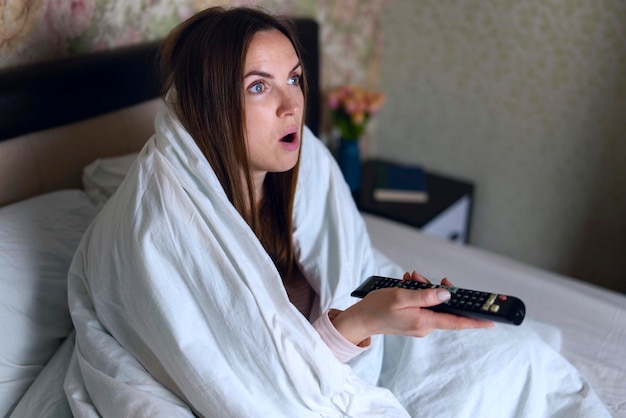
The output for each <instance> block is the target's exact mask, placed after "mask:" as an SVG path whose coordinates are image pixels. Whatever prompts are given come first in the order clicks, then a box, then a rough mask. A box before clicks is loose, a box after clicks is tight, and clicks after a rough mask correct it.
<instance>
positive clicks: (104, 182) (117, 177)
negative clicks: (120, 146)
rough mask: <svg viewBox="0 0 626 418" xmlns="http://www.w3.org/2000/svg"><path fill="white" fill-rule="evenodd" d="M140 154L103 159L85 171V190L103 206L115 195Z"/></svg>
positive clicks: (90, 165)
mask: <svg viewBox="0 0 626 418" xmlns="http://www.w3.org/2000/svg"><path fill="white" fill-rule="evenodd" d="M137 155H138V153H132V154H126V155H122V156H120V157H111V158H101V159H98V160H96V161H94V162H93V163H91V164H89V165H88V166H87V167H85V168H84V169H83V189H84V190H85V192H86V193H87V195H88V196H89V197H90V198H91V200H93V201H94V202H95V203H97V204H103V203H104V202H106V201H107V200H108V199H109V197H111V196H112V195H113V193H115V191H116V190H117V188H118V187H119V185H120V184H121V183H122V181H123V180H124V177H126V173H128V170H129V169H130V166H131V165H133V163H134V162H135V160H136V159H137Z"/></svg>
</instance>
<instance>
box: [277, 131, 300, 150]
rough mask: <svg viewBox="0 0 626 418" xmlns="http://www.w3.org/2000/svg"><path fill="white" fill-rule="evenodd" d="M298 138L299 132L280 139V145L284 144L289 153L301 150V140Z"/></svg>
mask: <svg viewBox="0 0 626 418" xmlns="http://www.w3.org/2000/svg"><path fill="white" fill-rule="evenodd" d="M298 136H299V135H298V132H291V133H289V134H287V135H285V136H283V137H282V138H280V143H281V144H283V147H285V149H286V150H287V151H295V150H297V149H298V148H300V138H299V137H298Z"/></svg>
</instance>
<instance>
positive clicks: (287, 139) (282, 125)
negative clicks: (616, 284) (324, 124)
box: [243, 30, 304, 190]
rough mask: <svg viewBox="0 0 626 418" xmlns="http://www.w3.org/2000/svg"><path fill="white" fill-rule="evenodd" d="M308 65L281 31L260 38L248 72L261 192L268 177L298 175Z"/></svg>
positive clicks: (252, 145) (249, 122) (250, 128)
mask: <svg viewBox="0 0 626 418" xmlns="http://www.w3.org/2000/svg"><path fill="white" fill-rule="evenodd" d="M301 76H302V64H301V63H300V60H299V59H298V56H297V55H296V51H295V49H294V48H293V45H291V42H290V41H289V39H288V38H287V37H286V36H285V35H283V34H282V33H281V32H280V31H277V30H272V31H263V32H257V33H256V35H254V37H253V38H252V42H251V43H250V46H249V48H248V54H247V55H246V62H245V67H244V79H243V86H244V89H245V92H244V96H245V101H244V106H245V115H246V120H245V124H246V126H245V134H246V144H247V146H248V152H249V153H250V156H249V158H250V165H251V169H252V174H253V178H254V182H255V186H256V188H257V190H259V188H260V187H261V184H262V183H263V179H264V178H265V175H266V174H267V173H268V172H283V171H287V170H290V169H292V168H293V167H294V166H295V165H296V163H297V161H298V155H299V150H300V144H301V138H300V125H301V123H302V111H303V106H304V95H303V93H302V89H301V88H300V78H301Z"/></svg>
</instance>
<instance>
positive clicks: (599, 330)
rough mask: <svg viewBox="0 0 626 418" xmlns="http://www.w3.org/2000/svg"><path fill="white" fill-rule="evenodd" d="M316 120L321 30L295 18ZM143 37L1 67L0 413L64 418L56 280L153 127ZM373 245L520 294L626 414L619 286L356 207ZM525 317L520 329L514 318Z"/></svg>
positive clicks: (616, 410)
mask: <svg viewBox="0 0 626 418" xmlns="http://www.w3.org/2000/svg"><path fill="white" fill-rule="evenodd" d="M296 23H297V27H298V30H299V34H300V38H301V42H302V46H303V50H304V60H305V66H306V68H307V72H308V74H309V77H310V78H311V80H312V82H311V83H310V88H311V94H310V95H309V101H308V103H307V109H308V115H307V124H308V125H309V126H310V127H311V129H312V130H313V131H314V132H315V133H317V129H318V127H319V125H320V123H319V122H320V112H321V106H320V90H319V84H318V80H319V71H318V68H319V52H318V26H317V24H316V23H315V22H314V21H312V20H308V19H296ZM157 47H158V44H156V43H150V44H144V45H139V46H134V47H128V48H124V49H119V50H115V51H109V52H99V53H95V54H90V55H85V56H79V57H74V58H71V59H65V60H60V61H55V62H49V63H42V64H38V65H30V66H27V67H20V68H15V69H8V70H4V71H1V72H0V115H2V117H1V118H0V206H1V207H0V237H1V239H0V272H1V273H0V274H1V277H0V318H1V328H0V331H1V333H2V340H3V343H2V348H0V350H1V351H2V352H1V353H0V414H1V415H3V416H64V415H68V414H69V409H68V407H67V402H66V401H65V399H64V395H63V392H62V382H63V371H64V370H65V367H66V366H67V361H68V355H69V353H71V350H72V344H73V340H72V338H73V337H72V323H71V319H70V317H69V313H68V310H67V295H66V276H67V269H68V267H69V263H70V261H71V258H72V255H73V251H74V250H75V248H76V246H77V245H78V241H79V240H80V238H81V236H82V233H83V231H84V230H85V229H86V228H87V226H88V225H89V223H90V222H91V219H93V217H94V216H95V215H96V213H97V212H98V210H99V208H100V205H101V204H102V202H103V201H104V200H106V198H107V197H108V196H110V195H111V193H113V191H114V190H115V187H116V186H117V184H119V182H120V180H121V179H122V178H123V177H124V174H125V172H126V170H127V168H128V165H129V163H130V162H131V161H132V159H133V156H134V153H136V152H137V151H138V150H139V149H140V148H141V146H142V144H143V143H144V142H145V141H146V139H147V138H148V137H149V136H150V135H151V133H152V129H153V128H152V126H153V122H152V121H153V118H154V115H155V113H156V112H157V111H158V109H160V108H161V107H162V106H163V104H162V102H161V101H160V99H159V98H158V94H159V92H158V81H157V80H158V77H157V75H156V72H155V65H154V56H155V52H156V49H157ZM363 217H364V219H365V221H366V224H367V227H368V230H369V232H370V235H371V238H372V241H373V243H374V245H375V246H376V247H377V248H378V249H379V250H380V251H381V252H382V253H383V254H385V255H387V256H388V257H389V258H391V259H392V260H394V261H395V262H397V263H398V264H400V265H401V266H403V267H405V268H406V269H407V270H413V269H415V270H418V271H420V272H421V273H423V274H424V275H425V276H427V277H430V278H431V279H436V280H438V279H440V278H443V277H448V278H450V279H451V280H452V281H453V282H455V283H456V284H457V285H460V286H462V287H467V288H474V289H481V290H489V291H494V292H500V293H505V294H511V295H515V296H518V297H520V298H521V299H523V300H524V301H525V303H526V307H527V318H529V320H533V321H537V323H540V324H544V329H545V338H546V339H547V340H549V341H550V344H552V345H553V346H555V347H557V348H559V349H560V351H561V353H562V354H563V355H564V356H565V357H566V358H567V359H568V360H569V361H570V362H571V363H572V364H573V365H574V366H575V367H576V368H578V370H579V371H580V372H581V374H582V375H583V376H584V377H585V378H586V379H587V380H588V382H589V383H590V384H591V386H592V387H593V388H594V389H595V391H596V392H597V393H598V395H599V397H600V398H601V399H602V401H603V402H604V403H605V404H606V406H607V407H608V409H609V411H610V412H611V413H612V414H613V415H614V416H615V417H620V416H626V383H625V382H626V296H625V295H621V294H618V293H616V292H612V291H609V290H606V289H602V288H599V287H595V286H592V285H589V284H586V283H583V282H580V281H577V280H575V279H573V278H569V277H564V276H560V275H557V274H554V273H550V272H547V271H544V270H541V269H538V268H535V267H532V266H529V265H525V264H522V263H519V262H516V261H514V260H511V259H507V258H504V257H502V256H498V255H496V254H493V253H489V252H486V251H483V250H480V249H478V248H473V247H472V246H459V245H457V244H453V243H450V242H447V241H444V240H441V239H439V238H435V237H431V236H428V235H425V234H423V233H421V232H420V231H418V230H417V229H414V228H412V227H408V226H405V225H402V224H399V223H395V222H392V221H389V220H386V219H383V218H380V217H376V216H374V215H371V214H367V213H363ZM522 326H523V325H522Z"/></svg>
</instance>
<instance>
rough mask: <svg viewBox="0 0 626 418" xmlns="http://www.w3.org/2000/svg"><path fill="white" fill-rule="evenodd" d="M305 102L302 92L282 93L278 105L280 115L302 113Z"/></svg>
mask: <svg viewBox="0 0 626 418" xmlns="http://www.w3.org/2000/svg"><path fill="white" fill-rule="evenodd" d="M303 103H304V95H303V94H302V92H300V91H298V92H285V93H283V94H282V95H281V99H280V105H279V106H278V116H281V117H282V116H288V115H294V114H297V113H300V112H301V111H302V105H303Z"/></svg>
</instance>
